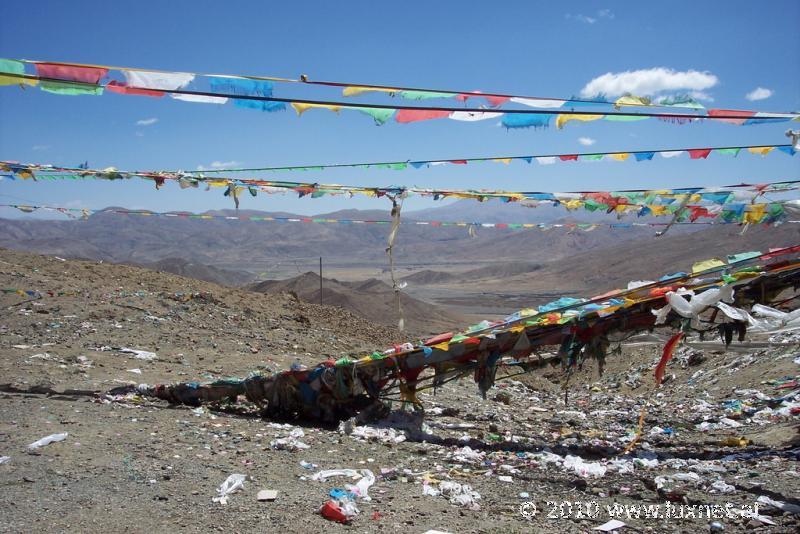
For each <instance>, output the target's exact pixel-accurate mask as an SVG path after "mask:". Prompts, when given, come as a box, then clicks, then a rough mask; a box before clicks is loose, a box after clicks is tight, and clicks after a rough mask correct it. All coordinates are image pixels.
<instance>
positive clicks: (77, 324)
mask: <svg viewBox="0 0 800 534" xmlns="http://www.w3.org/2000/svg"><path fill="white" fill-rule="evenodd" d="M0 288H1V289H3V290H10V289H20V290H23V292H24V291H26V290H30V291H38V292H39V293H40V294H41V298H34V297H32V296H28V295H19V294H17V293H13V292H10V291H6V292H4V294H2V295H0V310H2V311H0V376H2V379H0V384H3V386H2V391H3V392H2V393H0V413H1V414H2V417H0V456H3V457H6V456H7V457H9V458H10V459H8V460H7V461H4V462H2V463H0V486H2V491H0V514H2V515H1V517H2V520H0V530H2V531H3V532H104V533H106V532H153V531H164V530H166V529H169V530H170V531H177V532H201V531H202V532H208V531H214V530H216V531H226V532H273V531H286V532H306V531H312V532H316V531H323V530H325V531H329V532H395V531H401V530H402V531H404V532H410V533H423V532H426V531H428V530H430V529H436V530H439V531H445V532H450V533H453V534H455V533H468V532H545V531H546V532H590V531H592V529H593V528H594V527H597V526H599V525H601V524H603V523H606V522H607V521H609V520H610V519H617V520H620V521H622V522H624V523H625V524H626V526H625V527H623V528H622V529H621V530H620V532H626V531H630V532H698V531H709V530H712V531H719V529H724V531H725V532H738V531H748V532H751V531H752V532H797V531H798V529H800V516H799V515H797V510H796V509H793V508H792V506H798V505H800V501H798V496H800V469H798V459H799V458H800V439H798V418H799V417H800V416H798V413H797V412H798V410H797V409H793V408H794V407H796V406H797V405H798V401H800V386H798V378H800V336H791V335H777V336H773V337H772V338H767V337H764V336H762V337H760V338H758V337H751V340H752V344H753V345H752V346H747V345H745V346H744V347H741V348H735V347H734V348H735V350H728V351H725V350H722V349H705V350H700V349H693V348H691V347H688V346H685V347H682V348H680V349H679V351H678V353H677V355H676V357H675V358H674V359H673V361H672V362H671V363H670V365H669V366H668V368H667V376H668V378H669V380H667V381H666V382H665V384H664V385H663V386H662V387H661V388H660V389H658V390H656V389H655V388H654V385H653V375H652V370H653V368H654V367H655V363H656V362H657V360H658V358H659V356H660V350H661V346H662V345H663V343H654V344H628V345H626V346H625V347H623V348H622V349H621V351H620V352H619V353H618V354H612V355H610V356H609V358H608V362H607V365H606V369H605V372H604V374H603V375H602V377H601V376H599V374H598V371H597V369H596V368H595V367H594V366H593V364H592V365H588V366H587V367H586V368H585V369H583V370H581V371H580V372H578V373H576V374H575V375H573V376H572V377H571V378H570V382H569V387H568V389H567V391H566V392H565V390H564V389H563V387H562V386H563V384H564V375H563V373H562V372H561V370H560V369H559V368H557V367H552V368H545V369H542V370H540V371H537V372H535V373H533V374H530V375H523V376H517V377H513V378H508V379H504V380H500V381H499V382H498V384H497V386H496V387H495V388H493V389H492V390H491V391H490V392H489V394H488V398H487V399H485V400H484V399H482V398H481V397H480V395H479V393H478V389H477V386H476V385H475V384H474V383H473V382H472V380H471V379H469V378H466V379H463V380H461V381H458V382H451V383H449V384H447V385H445V386H444V387H442V388H440V389H439V390H438V391H436V392H435V394H434V392H433V391H430V390H429V391H426V392H424V393H422V394H421V395H420V398H421V399H422V400H423V402H424V405H425V415H424V422H425V425H426V426H424V427H422V428H421V429H420V430H419V431H417V432H408V433H404V432H403V431H402V430H396V429H395V428H391V427H390V425H389V424H388V423H385V424H383V425H381V424H378V425H372V426H370V427H367V428H368V429H372V430H375V431H376V433H378V432H382V433H383V436H384V437H383V438H381V437H377V438H371V439H365V438H361V437H359V436H358V432H354V433H353V434H351V435H348V434H346V433H343V432H340V431H339V430H338V429H337V428H336V427H321V426H319V425H317V424H315V423H313V422H308V421H290V422H286V421H280V422H271V421H265V420H263V419H260V418H258V417H256V416H254V415H253V414H252V412H247V411H245V410H241V409H239V408H237V407H236V406H217V407H210V408H202V409H194V410H193V409H191V408H188V407H170V406H168V405H167V404H165V403H161V402H158V401H152V400H137V399H136V398H132V399H127V400H122V401H121V402H115V401H111V400H109V399H107V398H103V397H102V396H93V395H89V394H87V395H84V394H82V393H81V392H80V391H78V392H73V393H70V394H63V395H46V394H42V393H37V391H42V390H43V388H51V389H53V390H57V391H64V390H67V389H73V390H87V391H108V390H109V389H111V388H113V387H116V386H119V385H121V384H126V383H148V384H152V383H156V382H169V381H191V380H208V379H214V378H221V377H227V376H246V375H247V374H248V373H249V372H252V371H259V372H265V373H266V372H273V371H276V370H280V369H285V368H286V367H288V366H289V365H291V364H292V363H293V362H295V361H299V362H301V363H303V364H307V365H311V364H314V363H317V362H318V361H321V360H324V359H326V358H327V357H328V356H333V357H336V358H339V357H342V356H346V355H351V356H355V355H362V354H364V353H369V352H372V351H373V350H375V349H378V348H384V347H386V346H388V345H389V344H390V343H392V342H397V341H400V340H401V339H402V336H401V335H399V334H398V333H397V332H396V331H393V330H391V329H389V328H386V327H382V326H376V325H374V324H371V323H369V322H368V321H366V320H363V319H361V318H358V317H356V316H354V315H352V314H350V313H347V312H345V311H342V310H339V309H336V308H333V307H326V306H322V307H320V306H315V305H310V304H303V303H300V302H298V301H296V300H295V299H293V298H291V297H290V296H288V295H260V294H253V293H248V292H245V291H240V290H233V289H229V288H223V287H219V286H215V285H212V284H207V283H204V282H198V281H193V280H188V279H184V278H180V277H178V276H173V275H165V274H159V273H154V272H151V271H146V270H142V269H137V268H133V267H125V266H118V265H107V264H100V263H97V262H80V261H62V260H59V259H57V258H53V257H44V256H36V255H32V254H25V253H18V252H11V251H5V250H3V251H0ZM48 292H50V293H48ZM691 341H693V342H694V341H697V340H696V339H692V340H691ZM706 341H716V340H712V339H707V340H706ZM757 343H762V345H758V344H757ZM124 349H134V350H138V351H147V352H152V353H155V354H156V356H155V358H154V359H140V358H139V357H137V354H136V353H134V352H127V351H125V350H124ZM138 356H140V357H145V358H146V357H149V355H148V354H147V353H139V354H138ZM509 372H514V370H513V369H511V370H509ZM500 374H501V375H502V373H500ZM37 388H39V389H38V390H37ZM643 405H646V411H645V417H644V425H643V434H642V437H641V440H640V441H639V442H638V443H637V445H636V446H635V447H634V448H633V449H632V452H630V453H629V454H623V449H624V448H625V446H626V445H627V444H628V443H630V441H631V440H632V439H633V437H634V435H635V432H636V427H637V422H638V420H639V416H640V413H641V408H642V406H643ZM395 408H397V407H395ZM403 417H405V418H406V419H409V420H415V421H417V422H418V421H419V419H418V418H416V419H415V418H414V417H411V416H410V415H408V414H401V415H396V417H395V419H402V418H403ZM358 428H362V427H358ZM297 429H301V430H302V431H303V434H304V435H303V436H302V437H300V438H299V439H300V441H302V442H303V443H305V444H307V445H308V446H309V448H307V449H300V450H294V451H291V450H277V449H275V448H274V447H273V446H272V445H271V442H272V441H273V440H276V439H279V438H283V437H286V436H288V435H289V434H290V432H292V431H293V430H294V431H295V432H296V431H297ZM376 429H377V430H376ZM64 432H66V433H67V434H68V436H67V437H66V439H65V440H63V441H60V442H56V443H51V444H49V445H46V446H43V447H41V448H39V449H36V450H33V451H31V450H29V449H28V445H29V444H31V443H33V442H34V441H36V440H38V439H40V438H42V437H44V436H47V435H50V434H55V433H64ZM296 434H297V432H296ZM401 440H403V441H401ZM301 462H303V463H304V465H305V466H306V467H304V466H303V465H301ZM308 464H315V465H311V466H309V465H308ZM340 468H345V469H357V470H363V469H369V470H370V471H371V472H372V473H374V475H375V476H376V481H375V483H374V485H373V486H372V487H371V488H369V495H370V496H371V500H369V501H366V500H364V499H361V498H358V499H356V505H357V506H358V508H359V510H360V513H359V514H357V515H356V516H354V517H353V518H352V520H351V522H350V524H347V525H342V524H339V523H334V522H331V521H329V520H327V519H325V518H323V517H322V516H321V515H320V514H319V513H318V510H319V509H320V507H321V506H322V505H323V504H324V503H325V502H326V501H327V500H328V494H329V492H330V491H331V489H333V488H343V487H344V485H345V484H346V483H349V482H351V481H350V480H348V479H347V478H341V477H337V478H330V479H327V480H325V481H317V480H313V479H312V476H313V475H314V474H315V473H317V472H319V471H320V470H327V469H340ZM234 473H240V474H243V475H246V477H247V479H246V481H245V483H244V487H243V488H242V489H240V490H239V491H237V492H235V493H232V494H231V495H230V496H229V501H228V503H227V504H226V505H223V504H220V503H218V502H212V498H213V497H215V496H217V487H218V486H219V485H220V484H221V483H222V482H223V481H224V480H225V479H226V478H227V477H228V476H229V475H231V474H234ZM501 477H502V478H501ZM444 482H457V483H459V484H462V485H463V484H467V485H469V486H471V488H472V491H474V492H477V494H479V495H480V498H478V499H474V500H475V504H476V505H477V506H469V505H467V506H465V505H462V504H453V503H451V502H450V501H451V500H454V501H455V499H449V498H448V497H445V496H442V495H437V496H434V495H430V494H425V493H436V491H439V490H442V489H443V487H444V486H445V484H444ZM263 489H273V490H277V492H278V495H277V499H276V500H274V501H271V502H261V501H258V500H257V498H256V495H257V493H258V492H259V491H260V490H263ZM462 489H463V488H462ZM472 497H473V498H474V497H475V495H474V494H472ZM765 497H766V498H767V499H764V498H765ZM759 498H761V501H762V502H760V503H759V502H758V501H757V499H759ZM770 499H772V500H773V502H774V501H780V502H781V503H783V507H784V510H780V509H777V508H776V507H775V506H770V505H769V504H767V502H769V500H770ZM765 501H766V502H765ZM667 502H669V503H670V504H669V506H672V507H673V508H672V509H670V508H669V507H668V505H667V504H666V503H667ZM529 503H533V504H534V505H536V509H537V511H538V513H537V514H535V515H533V514H532V513H531V512H532V510H533V507H532V505H531V504H529ZM551 503H552V504H551ZM757 503H758V504H759V509H758V514H759V516H757V517H756V516H753V515H752V514H749V515H748V514H747V512H748V510H749V511H751V512H752V511H755V510H754V508H753V507H754V505H755V504H757ZM713 505H715V506H713ZM648 506H651V507H652V506H661V509H660V511H655V510H656V509H655V508H647V509H646V508H645V507H648ZM645 510H647V511H645ZM667 511H669V513H670V514H671V515H670V516H669V517H665V515H666V513H667ZM523 512H525V514H523ZM647 514H651V515H659V517H652V516H650V515H647ZM679 514H680V516H679ZM708 514H716V515H714V517H711V518H709V517H708ZM526 515H528V516H530V517H526ZM637 516H638V517H637ZM715 523H718V524H715ZM772 523H774V524H772Z"/></svg>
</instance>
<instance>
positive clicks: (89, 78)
mask: <svg viewBox="0 0 800 534" xmlns="http://www.w3.org/2000/svg"><path fill="white" fill-rule="evenodd" d="M34 66H35V67H36V74H38V75H39V76H41V77H42V78H54V79H57V80H68V81H71V82H84V83H93V84H97V83H98V82H99V81H100V80H101V79H102V78H103V77H105V75H106V74H108V69H103V68H100V67H74V66H71V65H55V64H52V63H35V64H34Z"/></svg>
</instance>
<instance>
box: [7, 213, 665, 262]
mask: <svg viewBox="0 0 800 534" xmlns="http://www.w3.org/2000/svg"><path fill="white" fill-rule="evenodd" d="M464 202H466V201H464ZM474 204H478V203H475V202H470V203H469V204H464V205H462V204H461V202H458V203H455V204H452V205H449V206H443V207H441V208H436V209H433V210H425V211H421V212H408V213H405V214H404V215H403V219H402V220H405V221H412V220H450V219H452V220H457V221H464V220H466V221H470V219H471V218H472V217H473V216H474V217H480V219H479V220H484V221H492V220H498V218H499V217H500V215H499V214H500V213H505V218H504V219H503V220H505V221H510V222H514V221H517V222H527V221H531V220H533V219H531V218H530V214H532V213H537V212H539V210H542V211H541V213H542V214H544V213H548V214H552V215H556V213H551V211H550V208H546V207H540V208H537V209H530V208H521V207H519V206H509V205H506V204H500V203H495V204H491V203H487V204H486V205H483V204H478V205H479V206H482V208H476V207H475V206H473V205H474ZM468 206H471V207H469V209H470V210H475V209H485V210H487V211H485V212H483V213H481V214H480V215H479V212H477V211H466V210H467V208H468ZM208 213H209V214H214V215H240V216H280V217H298V218H302V217H304V216H299V215H292V214H289V213H268V212H260V211H252V210H240V211H238V212H236V211H234V210H223V211H213V212H208ZM511 213H513V214H515V215H514V217H512V216H511ZM558 214H559V215H562V216H563V215H564V212H563V210H559V211H558ZM522 215H526V216H528V218H527V219H525V218H520V217H521V216H522ZM518 216H519V217H518ZM314 217H315V218H337V219H342V218H352V219H368V220H375V219H377V220H387V219H389V214H388V212H383V211H377V210H370V211H359V210H345V211H337V212H333V213H326V214H320V215H316V216H314ZM535 218H536V219H548V217H539V216H537V217H535ZM553 220H554V219H549V222H552V221H553ZM676 230H677V229H676ZM388 232H389V225H386V224H383V225H379V224H359V225H346V224H320V223H296V222H256V221H230V220H216V219H202V220H199V219H188V218H177V217H176V218H163V217H142V216H136V215H122V214H118V213H110V212H100V213H96V214H94V215H91V216H90V217H89V218H88V219H87V220H68V221H53V220H25V219H0V246H2V247H8V248H14V249H19V250H27V251H32V252H39V253H44V254H57V255H60V256H64V257H71V258H87V259H98V260H105V261H111V262H115V263H129V264H137V265H141V264H150V263H154V262H159V261H161V260H165V259H168V258H180V259H183V260H186V261H187V262H190V263H195V264H202V265H208V266H214V267H217V268H221V269H227V270H234V271H247V272H251V273H261V272H262V271H265V270H267V271H269V270H274V269H272V268H271V267H272V266H274V265H275V264H276V262H278V263H280V262H284V263H285V262H286V261H288V260H298V261H300V263H301V264H302V263H303V262H304V260H308V259H312V258H317V257H319V256H322V257H324V258H325V261H326V263H328V264H329V265H333V264H336V265H341V266H348V265H354V266H355V265H358V266H363V265H365V264H370V265H375V264H384V263H385V262H386V255H385V248H386V238H387V235H388ZM653 233H654V232H653V231H652V229H650V228H631V229H609V228H602V227H601V228H597V229H595V230H594V231H592V232H584V231H580V230H576V231H572V232H569V231H568V230H567V229H552V230H549V231H542V230H539V229H532V230H501V229H489V228H479V229H478V230H477V236H476V237H470V236H469V235H468V232H467V229H466V228H464V227H439V228H434V227H429V226H417V225H404V226H402V227H401V229H400V232H399V234H398V238H397V241H396V245H395V258H396V261H397V263H398V265H431V264H453V263H462V264H474V263H475V262H479V263H481V262H483V263H490V262H494V261H496V260H498V259H503V260H508V261H541V260H546V259H554V258H559V257H566V256H568V255H571V254H574V253H576V252H580V251H583V250H590V249H595V248H598V247H606V246H609V245H612V244H618V243H622V242H625V241H628V240H631V239H635V238H641V237H647V236H652V235H653ZM304 265H305V266H306V268H307V267H308V263H307V262H306V263H305V264H304Z"/></svg>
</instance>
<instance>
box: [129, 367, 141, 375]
mask: <svg viewBox="0 0 800 534" xmlns="http://www.w3.org/2000/svg"><path fill="white" fill-rule="evenodd" d="M128 372H129V373H136V374H137V375H140V374H142V370H141V369H139V368H138V367H137V368H136V369H128Z"/></svg>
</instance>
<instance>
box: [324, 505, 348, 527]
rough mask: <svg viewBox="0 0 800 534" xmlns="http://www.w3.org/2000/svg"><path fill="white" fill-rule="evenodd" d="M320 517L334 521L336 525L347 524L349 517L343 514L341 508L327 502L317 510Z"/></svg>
mask: <svg viewBox="0 0 800 534" xmlns="http://www.w3.org/2000/svg"><path fill="white" fill-rule="evenodd" d="M319 513H320V515H322V517H324V518H325V519H329V520H331V521H336V522H337V523H347V522H348V521H350V517H349V516H347V515H346V514H345V513H344V510H342V507H341V506H339V505H338V504H337V503H336V502H334V501H328V502H326V503H325V504H323V505H322V508H320V509H319Z"/></svg>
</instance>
